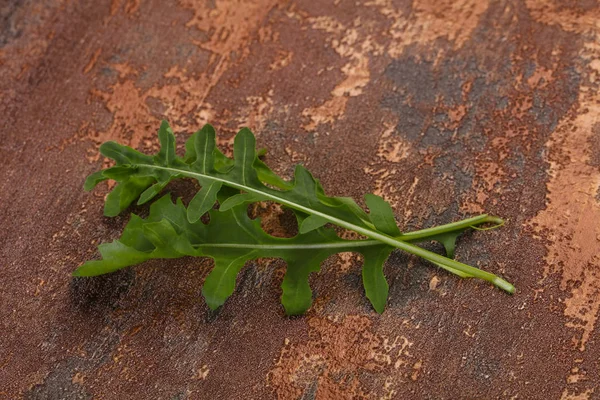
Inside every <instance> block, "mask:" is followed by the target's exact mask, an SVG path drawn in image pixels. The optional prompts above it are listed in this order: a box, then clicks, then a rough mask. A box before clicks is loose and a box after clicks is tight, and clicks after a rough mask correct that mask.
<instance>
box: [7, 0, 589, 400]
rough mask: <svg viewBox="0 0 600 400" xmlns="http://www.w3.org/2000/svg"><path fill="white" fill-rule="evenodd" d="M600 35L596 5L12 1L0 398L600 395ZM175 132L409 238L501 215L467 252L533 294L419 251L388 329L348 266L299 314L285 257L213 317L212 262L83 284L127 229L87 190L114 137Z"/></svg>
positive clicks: (396, 290) (245, 276) (148, 139)
mask: <svg viewBox="0 0 600 400" xmlns="http://www.w3.org/2000/svg"><path fill="white" fill-rule="evenodd" d="M571 3H572V4H571ZM599 21H600V8H599V7H598V5H597V4H596V3H595V2H594V1H583V0H582V1H578V2H562V1H558V0H539V1H533V0H531V1H524V2H523V1H515V2H510V1H493V2H492V1H485V0H481V1H480V0H458V1H457V0H442V1H439V0H438V1H433V0H413V1H409V0H406V1H393V0H372V1H368V2H354V1H346V0H335V1H331V2H315V1H300V0H298V1H278V0H260V1H254V2H249V1H248V2H246V1H241V0H237V1H233V0H231V1H226V0H214V1H193V0H181V1H179V2H176V1H167V2H163V1H157V0H154V1H152V0H113V1H112V2H111V3H108V2H93V1H88V2H81V1H69V0H48V1H44V2H36V1H29V0H4V1H2V2H0V115H2V122H1V124H2V130H1V133H0V138H1V139H2V141H1V143H0V173H1V176H2V180H1V181H0V189H1V190H0V222H1V226H2V229H1V230H0V260H1V261H0V266H1V269H0V274H1V275H0V276H1V280H0V328H1V334H0V398H6V399H15V398H29V399H88V398H94V399H187V398H190V399H298V398H302V399H342V398H366V399H385V398H415V399H427V398H431V399H434V398H435V399H459V398H526V399H557V398H562V399H593V398H600V389H599V387H600V362H599V359H600V341H599V340H598V333H599V330H598V329H599V328H598V324H597V322H598V317H599V308H600V255H599V254H600V192H599V186H600V156H599V155H598V154H599V153H600V123H599V122H600V117H599V115H600V114H599V112H600V95H599V94H598V83H599V82H600V61H599V60H600V22H599ZM162 118H166V119H168V120H170V121H171V123H172V124H173V126H174V129H175V131H176V133H177V135H178V140H179V141H180V143H182V142H183V140H184V139H185V138H186V137H187V136H188V135H189V134H190V133H191V132H193V131H194V130H195V129H197V128H199V127H200V126H201V125H202V124H204V123H205V122H211V123H212V124H213V125H215V127H216V128H217V130H218V132H219V133H220V141H221V145H223V146H224V147H227V146H229V145H230V144H231V139H232V138H233V135H234V134H235V132H236V130H237V129H238V128H239V127H241V126H249V127H250V128H251V129H252V130H253V131H254V132H256V134H257V137H258V141H259V144H260V145H261V146H266V147H268V148H269V154H268V156H267V159H266V161H267V163H268V164H269V165H270V166H272V167H273V168H274V169H275V170H276V171H278V172H280V173H282V174H284V175H286V174H287V175H289V173H290V171H291V170H292V167H293V165H294V164H295V163H303V164H305V165H306V166H307V167H308V168H309V169H310V170H311V171H313V172H314V174H315V175H316V176H317V177H318V178H320V179H321V180H322V181H323V183H324V186H325V187H326V188H328V189H329V191H330V193H332V194H337V195H339V194H345V195H351V196H353V197H355V198H356V199H360V198H361V196H362V194H364V193H366V192H375V193H378V194H381V195H382V196H384V197H385V198H386V199H387V200H389V201H390V202H391V204H392V205H393V207H394V210H395V213H396V215H397V216H398V219H399V220H400V221H401V222H402V224H403V226H404V227H406V229H408V228H418V227H425V226H430V225H431V224H434V223H444V222H450V221H452V220H456V219H458V218H460V217H462V216H468V215H474V214H476V213H481V212H488V213H492V214H496V215H500V216H503V217H505V218H507V219H508V221H509V222H508V224H507V225H506V226H505V227H504V228H502V229H501V230H497V231H491V232H475V233H473V234H471V235H468V236H467V237H466V238H464V239H463V240H462V241H461V243H460V246H459V250H458V257H459V259H460V260H461V261H464V262H467V263H470V264H473V265H481V266H485V267H486V268H488V269H489V270H491V271H494V272H496V273H499V274H501V275H502V276H504V277H506V278H508V279H509V280H511V281H512V282H514V283H515V285H516V286H517V288H518V290H517V293H516V294H515V295H514V296H509V295H506V294H504V293H501V292H500V291H498V290H496V289H494V288H492V287H490V286H489V285H486V284H483V283H481V282H476V281H467V280H459V279H458V278H455V277H453V276H449V275H448V274H446V273H444V272H443V271H440V270H437V269H435V268H434V267H432V266H429V265H425V264H424V263H423V262H421V261H419V260H417V259H415V258H412V257H409V256H406V255H403V254H396V255H394V256H393V257H392V258H391V259H390V261H389V262H388V264H387V265H386V274H387V276H388V279H389V282H390V293H391V298H390V301H389V306H388V309H387V310H386V312H385V313H384V314H383V315H381V316H380V315H377V314H375V313H374V312H373V311H372V309H371V308H370V306H369V304H368V302H367V300H366V299H365V298H364V296H363V292H362V289H361V285H360V260H358V259H357V258H356V257H354V256H351V255H345V256H341V257H336V258H332V259H330V260H329V261H328V262H327V263H326V265H325V266H324V268H323V271H322V272H321V273H320V274H315V275H314V276H313V277H312V282H313V286H314V291H315V295H316V300H315V304H314V306H313V307H312V308H311V310H310V312H309V313H308V314H307V315H306V316H304V317H301V318H286V317H285V316H284V315H283V311H282V308H281V306H280V305H279V302H278V297H279V295H280V291H279V283H280V281H281V277H282V275H281V272H282V269H283V265H282V264H281V263H279V262H277V261H273V260H264V261H260V262H255V263H252V264H251V265H249V266H248V267H247V268H246V269H245V270H244V271H243V273H242V274H241V278H240V280H239V284H238V289H237V290H236V292H235V294H234V295H233V297H232V298H231V299H230V300H229V301H228V302H227V303H226V305H225V307H223V308H222V309H221V310H220V311H219V312H217V313H210V312H209V311H208V308H207V307H206V306H205V304H204V303H203V301H202V299H201V297H200V288H201V285H202V282H203V279H204V277H205V276H206V274H207V271H208V269H209V268H210V265H209V264H208V263H207V262H206V261H198V260H190V259H185V260H177V261H169V262H166V261H165V262H159V261H156V262H149V263H147V264H145V265H142V266H139V267H136V268H132V269H129V270H127V271H123V272H120V273H117V274H113V275H111V276H106V277H101V278H97V279H93V280H83V281H74V280H72V279H71V277H70V276H69V274H70V272H71V271H72V270H73V269H75V268H76V267H77V266H78V265H79V264H80V263H81V262H83V261H84V260H86V259H89V258H92V257H95V256H96V245H97V244H98V243H99V242H103V241H108V240H111V239H113V238H115V237H117V236H118V234H119V232H120V230H121V229H122V228H123V226H124V224H125V223H126V221H127V217H125V216H123V217H118V218H115V219H108V218H104V217H102V205H103V201H102V197H103V195H104V194H105V193H106V190H107V189H106V187H102V188H100V189H98V190H97V191H96V192H94V193H93V194H89V193H85V192H83V190H82V185H83V181H84V179H85V177H86V175H87V174H88V173H90V172H92V171H94V170H96V169H97V168H98V167H99V166H100V165H101V163H102V160H101V159H100V158H99V155H98V151H97V149H98V144H99V143H101V142H103V141H106V140H109V139H112V140H117V141H119V142H121V143H127V144H130V145H132V146H134V147H137V148H139V149H142V150H149V149H151V148H153V147H154V146H156V137H155V131H156V129H157V127H158V124H159V121H160V119H162ZM172 189H173V190H174V191H175V192H176V193H178V194H184V195H185V194H186V193H189V191H190V190H191V189H190V186H189V185H187V184H186V183H181V184H177V185H174V186H173V187H172ZM133 211H140V210H137V209H136V210H133ZM141 211H142V212H143V209H142V210H141Z"/></svg>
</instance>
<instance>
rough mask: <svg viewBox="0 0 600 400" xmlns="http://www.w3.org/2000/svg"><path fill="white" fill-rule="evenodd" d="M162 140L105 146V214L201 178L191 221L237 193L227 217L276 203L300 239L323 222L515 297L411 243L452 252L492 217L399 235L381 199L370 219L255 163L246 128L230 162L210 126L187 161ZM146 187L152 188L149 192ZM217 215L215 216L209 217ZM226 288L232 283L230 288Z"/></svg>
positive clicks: (302, 179) (373, 280) (312, 184)
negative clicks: (291, 214)
mask: <svg viewBox="0 0 600 400" xmlns="http://www.w3.org/2000/svg"><path fill="white" fill-rule="evenodd" d="M159 140H160V143H161V148H160V151H159V152H158V154H157V155H155V156H154V157H150V156H146V155H143V154H141V153H139V152H137V151H135V150H133V149H130V148H128V147H125V146H120V145H118V144H116V143H113V142H109V143H106V144H105V145H103V146H101V148H100V150H101V152H102V154H103V155H105V156H107V157H110V158H112V159H114V160H115V162H116V165H115V166H114V167H112V168H109V169H106V170H104V171H103V172H102V174H97V173H96V174H93V175H92V176H91V177H90V178H89V179H88V181H87V182H86V188H88V189H89V188H91V187H93V185H94V184H96V183H98V182H100V181H101V180H102V179H104V178H111V179H115V180H116V181H118V182H119V184H118V185H117V187H116V188H115V189H114V190H113V192H112V193H111V194H110V195H109V196H108V197H107V208H105V213H106V214H107V215H114V214H115V212H117V211H118V210H123V209H124V208H126V207H127V205H128V204H130V203H131V202H132V201H134V199H135V198H137V197H138V196H139V201H138V203H140V202H145V201H148V200H150V199H152V198H153V197H154V196H156V194H157V193H158V192H160V190H162V188H164V186H165V185H166V184H167V183H168V182H169V181H171V180H172V179H177V178H182V177H189V178H194V179H196V180H197V181H198V182H199V184H200V185H201V187H202V190H201V191H200V192H199V193H198V195H197V197H198V198H194V199H193V201H192V203H191V207H192V208H193V210H190V211H189V212H188V213H187V220H188V222H189V223H193V222H195V221H198V219H199V218H200V216H201V215H202V214H203V213H204V212H205V211H207V210H209V209H210V208H211V207H212V204H214V200H215V198H216V197H217V196H218V195H219V193H220V192H221V191H222V190H223V188H224V187H228V188H233V189H235V190H237V191H238V193H236V194H233V195H231V196H229V197H228V198H226V199H225V200H224V201H222V202H221V207H220V210H221V212H223V213H224V212H228V211H229V210H238V209H244V207H242V206H243V205H244V204H247V203H252V202H257V201H263V200H269V201H274V202H277V203H280V204H281V205H283V206H285V207H289V208H291V209H293V210H295V211H296V212H299V213H303V214H304V215H305V216H306V217H305V218H303V220H302V221H301V223H300V225H299V226H300V233H301V234H302V235H307V234H309V233H311V232H312V231H319V229H321V228H322V227H323V225H324V224H326V223H332V224H335V225H337V226H339V227H342V228H345V229H349V230H352V231H354V232H357V233H359V234H361V235H364V236H366V237H368V238H370V239H373V240H375V241H376V242H378V243H379V245H381V246H384V247H390V248H398V249H401V250H404V251H406V252H408V253H411V254H414V255H417V256H419V257H422V258H424V259H426V260H429V261H430V262H432V263H434V264H436V265H438V266H440V267H441V268H444V269H446V270H447V271H450V272H452V273H454V274H457V275H459V276H461V277H475V278H479V279H483V280H486V281H488V282H491V283H493V284H494V285H496V286H498V287H500V288H501V289H503V290H506V291H508V292H509V293H512V292H514V287H513V286H512V285H511V284H510V283H508V282H507V281H505V280H504V279H502V278H500V277H498V276H496V275H494V274H491V273H489V272H486V271H482V270H480V269H478V268H474V267H471V266H469V265H466V264H463V263H460V262H458V261H455V260H453V259H451V258H448V257H444V256H441V255H439V254H436V253H434V252H431V251H428V250H426V249H423V248H421V247H419V246H417V245H415V244H413V243H415V242H419V241H425V240H438V241H441V242H442V243H443V244H444V245H445V247H446V249H447V251H448V253H449V254H451V253H452V252H453V249H454V240H455V238H456V234H457V231H459V230H460V229H462V228H465V229H466V228H468V227H471V226H475V225H478V224H481V223H485V222H490V220H489V218H493V217H488V216H487V215H484V216H479V217H476V218H479V219H478V220H477V221H475V220H474V219H471V221H470V225H464V224H463V225H461V223H462V222H464V221H462V222H461V221H459V222H457V223H454V224H448V225H444V226H441V227H435V228H429V229H425V230H423V231H419V232H414V233H406V234H402V233H400V230H399V229H398V228H397V226H396V222H395V219H394V215H393V212H392V210H391V207H390V206H389V204H387V203H386V202H385V201H384V200H383V199H381V198H379V197H378V196H374V195H367V196H366V198H365V200H366V202H367V204H368V206H369V208H370V209H371V213H370V214H367V213H365V212H364V210H362V209H361V208H360V207H359V206H358V205H357V204H356V203H355V202H354V201H353V200H352V199H349V198H344V197H328V196H326V195H325V192H324V190H323V188H322V186H321V184H320V183H319V181H318V180H316V179H314V178H313V176H312V175H311V174H310V172H309V171H308V170H306V169H305V168H304V167H302V166H297V167H296V169H295V171H294V179H293V180H292V181H291V182H286V181H284V180H282V179H281V178H279V177H278V176H277V175H276V174H275V173H273V172H272V171H271V170H270V169H269V168H268V167H267V166H266V165H265V164H264V163H262V161H260V160H259V159H258V158H257V153H256V149H255V145H256V143H255V138H254V135H253V134H252V132H250V130H248V129H247V128H244V129H242V130H241V131H240V132H239V133H238V134H237V136H236V137H235V140H234V148H233V153H234V159H233V160H231V159H229V158H227V157H225V156H224V155H223V153H221V152H220V151H219V150H218V149H217V148H216V145H215V132H214V129H213V128H212V127H211V126H209V125H207V126H205V127H204V128H202V130H200V131H199V132H196V133H195V134H194V135H192V137H191V138H190V140H188V143H186V156H185V157H184V158H183V159H182V158H179V157H178V156H177V155H176V154H175V136H174V135H173V132H172V131H171V129H170V128H169V126H168V124H167V123H166V122H163V123H162V125H161V127H160V130H159ZM267 185H271V186H273V187H274V188H273V187H269V186H267ZM144 187H148V188H147V189H145V190H144ZM140 194H141V195H140ZM111 196H112V197H111ZM109 203H110V204H109ZM211 203H212V204H211ZM213 215H218V213H217V214H215V213H212V212H211V219H212V218H213ZM215 218H216V217H215ZM465 221H466V220H465ZM457 224H458V225H457ZM232 229H234V230H236V229H237V230H240V227H232ZM462 230H464V229H462ZM261 254H262V252H261ZM240 257H241V256H240ZM373 258H375V259H378V257H374V256H373V255H370V259H373ZM242 259H243V257H242V258H239V257H238V258H233V259H227V260H226V261H225V263H224V264H223V266H221V264H219V268H218V270H222V271H223V272H222V277H221V278H219V280H218V281H217V283H216V287H223V288H225V287H227V288H231V284H230V280H231V276H232V273H233V272H235V271H236V269H237V268H238V267H239V264H240V263H241V262H242V261H241V260H242ZM369 268H371V267H369ZM234 275H235V274H234ZM367 276H368V279H366V282H368V283H367V286H371V285H372V286H373V287H369V288H368V289H369V292H371V293H374V291H375V290H382V287H383V286H382V285H381V277H380V276H379V277H377V276H378V273H376V269H373V270H372V271H371V270H370V273H368V274H367ZM226 282H229V283H228V284H227V285H226V284H225V283H226ZM305 289H306V288H304V289H302V287H301V286H297V290H299V291H300V292H306V290H305ZM371 289H372V290H371ZM372 297H374V295H373V296H372ZM215 301H217V300H215ZM378 304H379V303H378Z"/></svg>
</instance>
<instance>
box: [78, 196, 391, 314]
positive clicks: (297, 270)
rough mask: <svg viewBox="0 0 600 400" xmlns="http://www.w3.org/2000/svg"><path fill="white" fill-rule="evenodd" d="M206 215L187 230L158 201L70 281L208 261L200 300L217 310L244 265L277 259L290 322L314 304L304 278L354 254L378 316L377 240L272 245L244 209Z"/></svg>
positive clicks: (324, 232) (324, 235) (170, 206)
mask: <svg viewBox="0 0 600 400" xmlns="http://www.w3.org/2000/svg"><path fill="white" fill-rule="evenodd" d="M209 215H210V222H209V223H208V224H204V223H202V222H201V221H196V222H189V221H188V218H187V210H186V208H185V206H184V205H183V203H182V201H181V199H179V200H177V202H176V203H175V204H174V203H173V202H172V201H171V199H170V197H169V196H168V195H167V196H163V197H162V198H161V199H160V200H158V201H156V202H154V203H153V204H152V205H151V207H150V215H149V216H148V218H146V219H142V218H140V217H138V216H136V215H132V217H131V220H130V222H129V223H128V224H127V226H126V227H125V229H124V231H123V234H122V236H121V238H120V239H119V240H116V241H114V242H112V243H108V244H101V245H100V246H99V247H100V254H101V255H102V260H95V261H88V262H86V263H85V264H83V265H82V266H80V267H79V268H78V269H77V270H76V271H75V272H74V275H75V276H95V275H101V274H104V273H108V272H113V271H116V270H118V269H121V268H124V267H127V266H131V265H135V264H139V263H142V262H144V261H146V260H150V259H154V258H178V257H184V256H197V257H210V258H212V259H213V260H214V264H215V266H214V268H213V270H212V272H211V273H210V274H209V275H208V277H207V278H206V281H205V283H204V287H203V289H202V294H203V295H204V298H205V299H206V302H207V304H208V306H209V307H210V308H212V309H216V308H217V307H219V306H221V305H222V304H223V303H224V302H225V300H227V298H228V297H229V296H230V295H231V294H232V293H233V291H234V288H235V282H236V278H237V275H238V273H239V271H240V270H241V268H242V267H243V266H244V264H245V263H246V262H247V261H250V260H253V259H256V258H259V257H272V258H282V259H283V260H285V261H286V263H287V265H288V267H287V272H286V274H285V277H284V280H283V283H282V289H283V294H282V297H281V300H282V303H283V305H284V307H285V310H286V313H287V314H289V315H295V314H301V313H303V312H304V311H306V310H307V309H308V308H309V307H310V305H311V304H312V292H311V290H310V287H309V285H308V277H309V274H310V273H311V272H315V271H319V269H320V264H321V262H322V261H324V260H325V259H326V258H327V257H329V256H330V255H332V254H336V253H339V252H348V251H353V252H358V253H362V254H363V255H364V257H365V259H366V260H367V262H365V266H366V267H367V268H368V269H369V272H368V277H367V279H366V280H365V288H366V289H367V296H368V297H369V299H370V300H371V302H372V304H373V306H374V308H375V309H376V310H377V311H378V312H382V311H383V308H384V306H385V302H386V301H387V290H385V291H382V290H381V287H380V286H381V285H384V286H385V287H386V288H387V283H386V282H385V277H383V273H382V272H381V271H382V267H383V263H384V262H385V260H386V258H387V255H389V253H390V252H391V251H392V250H393V247H391V246H387V245H385V244H381V243H379V242H378V241H376V240H345V239H341V238H340V237H338V236H337V234H336V233H335V231H334V230H333V229H329V228H317V229H314V230H312V231H310V232H308V233H305V234H298V235H296V236H295V237H292V238H278V237H274V236H271V235H269V234H268V233H266V232H265V231H264V230H263V229H262V228H261V226H260V220H258V219H255V220H252V219H250V218H249V217H248V214H247V211H246V207H244V206H243V205H237V206H235V207H232V208H230V209H229V210H227V211H219V210H210V211H209ZM373 255H377V256H376V257H373ZM371 270H373V271H375V272H372V271H371ZM381 279H383V283H382V282H381ZM371 282H373V283H371Z"/></svg>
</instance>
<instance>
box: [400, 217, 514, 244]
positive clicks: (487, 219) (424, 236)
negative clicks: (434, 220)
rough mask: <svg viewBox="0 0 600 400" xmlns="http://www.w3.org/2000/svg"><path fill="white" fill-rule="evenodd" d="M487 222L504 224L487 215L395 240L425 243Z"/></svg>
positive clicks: (424, 230) (428, 229)
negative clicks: (432, 238) (445, 234)
mask: <svg viewBox="0 0 600 400" xmlns="http://www.w3.org/2000/svg"><path fill="white" fill-rule="evenodd" d="M489 222H491V223H494V224H497V225H502V224H504V220H503V219H502V218H498V217H494V216H491V215H487V214H481V215H478V216H476V217H472V218H466V219H463V220H460V221H456V222H451V223H449V224H444V225H439V226H435V227H433V228H426V229H421V230H418V231H414V232H407V233H403V234H402V235H400V236H396V239H399V240H403V241H405V242H419V241H425V240H427V239H428V238H430V237H432V236H437V235H441V234H443V233H449V232H454V231H458V230H461V229H466V228H472V227H474V226H475V225H481V224H485V223H489Z"/></svg>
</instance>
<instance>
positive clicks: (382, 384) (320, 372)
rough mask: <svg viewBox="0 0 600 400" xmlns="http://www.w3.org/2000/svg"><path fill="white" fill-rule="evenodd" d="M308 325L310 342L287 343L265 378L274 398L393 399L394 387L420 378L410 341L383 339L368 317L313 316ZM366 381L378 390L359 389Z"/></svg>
mask: <svg viewBox="0 0 600 400" xmlns="http://www.w3.org/2000/svg"><path fill="white" fill-rule="evenodd" d="M308 326H309V336H310V340H309V341H308V342H306V343H291V342H290V341H289V340H288V339H286V343H285V346H284V347H283V349H282V351H281V354H280V356H279V360H278V361H277V365H276V366H275V368H273V369H272V370H271V371H270V372H269V374H268V382H269V385H270V386H271V387H272V388H273V389H274V391H275V393H276V395H277V398H279V399H292V398H294V399H295V398H300V397H301V396H302V395H303V393H308V392H311V391H312V392H313V393H314V394H315V398H318V399H341V398H356V397H373V398H393V396H394V394H395V393H396V387H397V385H400V384H401V383H402V382H407V381H409V380H417V379H419V374H420V371H421V370H422V368H423V361H422V360H416V359H415V358H414V357H413V356H412V355H411V353H410V351H409V350H410V348H411V346H412V342H411V341H410V340H409V339H408V338H406V337H404V336H396V337H395V338H388V337H385V336H383V335H380V334H377V333H375V332H373V330H372V322H371V320H370V319H369V318H367V317H364V316H347V317H342V318H339V319H338V318H322V317H314V318H311V319H310V320H309V321H308ZM382 371H387V373H385V374H381V372H382ZM386 375H387V378H386V377H385V376H386ZM365 376H368V377H369V386H368V387H369V388H378V389H379V390H377V389H375V390H377V393H372V392H369V390H368V389H367V388H366V385H364V384H363V382H362V379H364V377H365ZM340 377H343V378H342V379H340ZM373 379H375V380H376V381H377V382H372V380H373Z"/></svg>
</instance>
